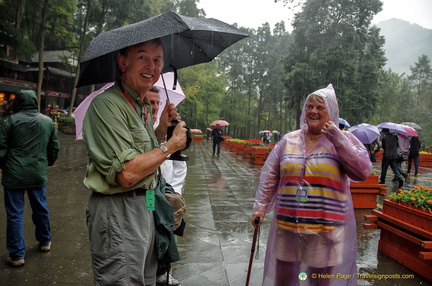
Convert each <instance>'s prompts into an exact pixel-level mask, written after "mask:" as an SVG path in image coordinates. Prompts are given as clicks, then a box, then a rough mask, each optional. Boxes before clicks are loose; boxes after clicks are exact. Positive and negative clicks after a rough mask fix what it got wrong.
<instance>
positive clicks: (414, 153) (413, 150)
mask: <svg viewBox="0 0 432 286" xmlns="http://www.w3.org/2000/svg"><path fill="white" fill-rule="evenodd" d="M420 147H421V142H420V140H419V138H418V136H413V137H411V139H410V147H409V153H408V164H407V165H408V170H407V173H408V174H409V173H410V171H411V163H412V161H413V160H414V167H415V173H414V175H415V176H417V174H418V171H419V153H420Z"/></svg>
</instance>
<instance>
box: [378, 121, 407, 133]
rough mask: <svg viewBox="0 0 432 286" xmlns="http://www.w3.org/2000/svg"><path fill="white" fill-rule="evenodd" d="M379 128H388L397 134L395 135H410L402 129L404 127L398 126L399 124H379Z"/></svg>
mask: <svg viewBox="0 0 432 286" xmlns="http://www.w3.org/2000/svg"><path fill="white" fill-rule="evenodd" d="M378 128H380V129H383V128H387V129H389V130H390V132H395V133H402V134H407V133H408V132H407V131H406V130H405V128H403V127H402V125H400V124H397V123H393V122H383V123H380V124H378Z"/></svg>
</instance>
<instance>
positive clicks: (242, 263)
mask: <svg viewBox="0 0 432 286" xmlns="http://www.w3.org/2000/svg"><path fill="white" fill-rule="evenodd" d="M60 138H61V153H60V158H59V160H58V161H57V162H56V164H55V166H54V167H50V168H49V178H48V179H49V181H48V204H49V208H50V212H51V223H52V225H51V229H52V234H53V246H52V251H51V252H49V253H40V252H39V251H38V248H37V246H38V245H37V242H36V241H35V240H34V228H33V225H32V223H31V212H30V207H29V205H28V204H27V205H26V211H25V215H24V221H25V229H24V232H25V237H26V241H27V249H26V252H27V254H26V265H25V266H24V267H22V268H18V269H13V268H10V267H8V266H7V265H6V263H5V262H4V261H5V258H6V256H7V253H6V247H5V236H6V226H5V211H4V207H3V200H0V204H1V206H0V208H1V209H2V210H3V211H2V215H0V246H1V248H0V249H1V250H0V285H54V284H57V285H93V281H92V275H93V274H92V270H91V263H90V253H89V243H88V234H87V229H86V225H85V214H84V213H85V205H86V202H87V198H88V196H89V191H88V190H87V189H86V188H85V187H84V185H83V183H82V181H83V177H84V175H85V165H86V162H87V156H86V148H85V146H84V144H83V142H82V141H75V140H74V136H70V135H69V136H68V135H61V136H60ZM184 153H185V154H187V155H188V156H189V157H190V160H189V161H188V175H187V181H186V190H185V193H184V197H185V199H186V202H187V206H188V210H187V213H186V216H185V220H186V223H187V226H186V232H185V235H184V237H179V238H178V240H177V243H178V247H179V250H180V255H181V258H182V260H181V261H179V262H176V263H174V264H173V271H174V273H173V274H174V277H175V278H176V279H178V280H180V281H181V282H182V285H183V286H195V285H233V286H237V285H244V284H245V280H246V274H247V269H248V263H249V258H250V254H251V245H252V235H253V228H252V226H251V225H250V223H249V219H250V217H251V211H252V206H253V201H254V195H255V190H256V187H257V185H258V181H259V174H260V171H261V167H259V166H258V167H257V166H255V165H252V164H251V163H249V162H248V161H247V160H245V159H243V157H242V156H238V155H236V154H234V153H232V152H229V151H227V150H226V149H222V152H221V156H220V157H213V156H212V154H211V143H207V142H205V141H204V142H194V143H193V144H192V146H191V148H189V149H188V150H186V151H185V152H184ZM374 169H375V171H376V173H378V174H379V171H380V165H379V163H376V164H375V165H374ZM391 177H392V173H391V170H389V172H388V175H387V183H388V185H387V188H388V192H391V191H395V190H397V186H396V184H394V183H393V182H391ZM418 184H423V185H426V186H432V170H431V169H427V168H421V169H420V175H419V176H418V177H417V178H412V179H410V181H409V182H408V187H410V186H414V185H418ZM381 200H382V199H381ZM367 214H370V210H368V209H364V210H363V209H362V210H356V216H357V232H358V240H359V244H358V269H359V273H361V274H399V275H403V274H414V278H411V279H392V280H391V279H387V280H384V279H382V280H378V279H359V280H358V285H378V286H387V285H388V286H390V285H432V283H431V282H428V281H427V280H425V279H423V278H421V277H420V276H419V275H417V274H415V273H413V272H412V271H410V270H409V269H407V268H406V267H404V266H403V265H400V264H399V263H397V262H396V261H394V260H393V259H391V258H388V257H387V256H385V255H383V254H381V253H379V252H378V251H377V249H378V239H379V232H380V231H379V230H365V229H363V222H364V220H363V218H364V215H367ZM266 219H267V221H269V220H270V217H267V218H266ZM268 228H269V223H267V224H266V223H264V225H263V226H262V227H261V233H260V240H259V247H258V249H259V252H258V253H259V258H258V259H256V260H255V259H254V261H253V266H252V273H251V280H250V281H251V282H250V285H261V277H262V270H263V264H264V257H265V247H266V241H267V233H268Z"/></svg>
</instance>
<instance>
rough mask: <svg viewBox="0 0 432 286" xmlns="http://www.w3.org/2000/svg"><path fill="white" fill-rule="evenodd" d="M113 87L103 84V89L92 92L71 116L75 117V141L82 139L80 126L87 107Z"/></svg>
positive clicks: (110, 84)
mask: <svg viewBox="0 0 432 286" xmlns="http://www.w3.org/2000/svg"><path fill="white" fill-rule="evenodd" d="M113 85H114V83H113V82H109V83H107V84H105V85H104V86H103V87H101V88H100V89H98V90H95V91H93V92H92V93H90V94H89V95H88V96H87V97H86V98H85V99H84V100H83V101H82V102H81V103H80V105H78V107H77V108H76V109H75V111H74V113H73V114H74V116H75V138H76V139H77V140H82V139H83V137H82V124H83V120H84V116H85V114H86V112H87V109H88V107H89V106H90V103H91V101H92V100H93V98H95V97H96V96H97V95H99V94H101V93H102V92H104V91H105V90H106V89H108V88H110V87H111V86H113Z"/></svg>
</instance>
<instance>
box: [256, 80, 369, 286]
mask: <svg viewBox="0 0 432 286" xmlns="http://www.w3.org/2000/svg"><path fill="white" fill-rule="evenodd" d="M338 118H339V109H338V103H337V99H336V94H335V91H334V89H333V86H332V85H331V84H330V85H329V86H327V87H326V88H323V89H320V90H317V91H315V92H313V93H311V94H310V95H309V96H308V97H307V99H306V102H305V104H304V107H303V111H302V114H301V117H300V125H301V126H300V129H299V130H296V131H293V132H290V133H288V134H286V135H284V136H283V138H282V139H281V141H279V143H278V144H277V145H276V146H275V147H274V148H273V150H272V151H271V153H270V155H269V157H268V158H267V160H266V162H265V164H264V166H263V169H262V171H261V176H260V183H259V186H258V189H257V191H256V195H255V204H254V207H253V213H252V219H251V222H252V224H253V225H254V227H259V225H261V224H262V223H263V221H264V218H265V215H266V213H269V212H271V211H273V212H274V215H273V218H272V222H271V227H270V233H269V236H268V241H267V251H266V258H265V265H264V278H263V283H262V284H263V285H290V286H295V285H299V284H301V283H300V279H299V277H300V275H302V277H305V276H307V279H308V280H311V285H330V284H331V283H333V284H332V285H357V281H356V275H355V274H356V272H357V267H356V257H357V234H356V220H355V215H354V207H353V202H352V198H351V194H350V185H349V184H350V181H351V180H352V181H364V180H365V179H366V178H367V177H368V176H369V175H370V173H371V171H372V164H371V162H370V160H369V156H368V152H367V150H366V148H365V147H364V146H363V144H362V143H361V142H360V140H358V139H357V137H355V136H354V135H353V134H351V133H349V132H347V131H342V130H340V129H339V125H338ZM257 218H258V219H259V224H258V225H256V224H254V223H253V222H254V221H255V220H256V219H257ZM338 273H339V274H342V273H343V274H345V276H344V277H345V278H342V279H341V278H339V279H338V278H337V277H336V274H338ZM329 277H335V279H329ZM332 280H335V281H334V282H333V281H332Z"/></svg>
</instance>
